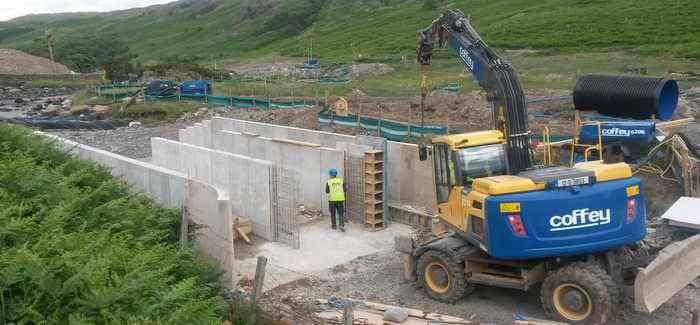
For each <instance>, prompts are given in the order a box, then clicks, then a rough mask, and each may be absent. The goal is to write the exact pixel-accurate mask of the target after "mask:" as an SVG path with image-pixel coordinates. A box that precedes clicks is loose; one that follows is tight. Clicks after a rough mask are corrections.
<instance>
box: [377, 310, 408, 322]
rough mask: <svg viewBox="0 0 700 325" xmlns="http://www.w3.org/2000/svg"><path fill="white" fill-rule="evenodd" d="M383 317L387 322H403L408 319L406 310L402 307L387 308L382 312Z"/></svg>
mask: <svg viewBox="0 0 700 325" xmlns="http://www.w3.org/2000/svg"><path fill="white" fill-rule="evenodd" d="M383 319H384V320H385V321H389V322H396V323H403V322H404V321H405V320H406V319H408V312H407V311H406V310H404V309H403V308H398V307H394V308H389V309H387V310H386V311H385V312H384V318H383Z"/></svg>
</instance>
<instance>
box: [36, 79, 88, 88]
mask: <svg viewBox="0 0 700 325" xmlns="http://www.w3.org/2000/svg"><path fill="white" fill-rule="evenodd" d="M30 83H31V85H32V86H33V87H38V88H60V87H70V88H84V87H94V86H96V85H99V84H100V81H99V80H84V79H35V80H32V81H31V82H30Z"/></svg>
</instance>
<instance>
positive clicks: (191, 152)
mask: <svg viewBox="0 0 700 325" xmlns="http://www.w3.org/2000/svg"><path fill="white" fill-rule="evenodd" d="M151 150H152V152H153V153H152V155H153V156H152V157H151V162H152V163H153V164H155V165H158V166H163V167H166V168H169V169H172V170H176V171H179V172H181V173H183V174H186V175H188V176H189V177H192V178H194V179H196V180H200V181H203V182H205V183H207V184H211V185H213V186H214V187H216V188H217V189H219V190H221V191H223V192H225V193H227V194H228V196H229V202H230V207H229V208H230V211H231V213H232V214H233V215H234V216H242V217H246V218H250V220H251V222H252V224H253V233H254V234H256V235H258V236H260V237H263V238H265V239H268V240H274V231H273V211H272V208H273V207H272V197H271V195H272V191H271V186H272V183H273V182H272V179H271V178H272V172H273V171H272V167H273V165H272V163H271V162H269V161H264V160H260V159H254V158H250V157H246V156H242V155H235V154H232V153H228V152H224V151H219V150H212V149H208V148H204V147H199V146H195V145H190V144H185V143H182V142H177V141H172V140H166V139H162V138H152V139H151Z"/></svg>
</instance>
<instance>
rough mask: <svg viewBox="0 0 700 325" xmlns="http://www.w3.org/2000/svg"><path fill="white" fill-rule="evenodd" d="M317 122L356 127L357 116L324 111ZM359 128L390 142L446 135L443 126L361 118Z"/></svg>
mask: <svg viewBox="0 0 700 325" xmlns="http://www.w3.org/2000/svg"><path fill="white" fill-rule="evenodd" d="M318 122H319V123H324V124H331V123H332V124H337V125H344V126H354V127H356V126H358V123H357V115H348V116H337V115H333V114H331V113H330V111H329V110H327V109H324V110H322V111H321V112H320V113H319V114H318ZM359 126H360V127H361V128H362V129H364V130H367V131H375V132H376V131H379V134H380V135H381V136H382V137H384V138H386V139H389V140H392V141H406V140H408V139H411V138H417V137H423V136H429V135H443V134H447V128H446V127H443V126H433V125H427V126H418V125H414V124H407V123H401V122H395V121H388V120H383V119H375V118H371V117H361V118H360V123H359Z"/></svg>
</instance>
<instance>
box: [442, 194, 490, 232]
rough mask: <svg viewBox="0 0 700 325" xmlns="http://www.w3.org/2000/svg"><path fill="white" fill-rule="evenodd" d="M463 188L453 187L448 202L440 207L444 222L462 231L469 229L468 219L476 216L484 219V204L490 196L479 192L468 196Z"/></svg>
mask: <svg viewBox="0 0 700 325" xmlns="http://www.w3.org/2000/svg"><path fill="white" fill-rule="evenodd" d="M462 189H463V187H453V188H452V191H450V196H449V199H448V200H447V202H445V203H442V204H439V205H438V211H439V215H440V218H441V219H442V221H444V222H446V223H448V224H449V225H451V226H452V227H454V228H456V229H459V230H461V231H465V232H466V231H467V230H468V229H469V226H468V223H467V218H469V217H470V216H475V217H477V218H481V219H484V216H485V215H484V202H486V198H487V197H488V196H489V195H488V194H484V193H481V192H479V191H471V192H469V193H468V194H467V195H464V193H463V192H462Z"/></svg>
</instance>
